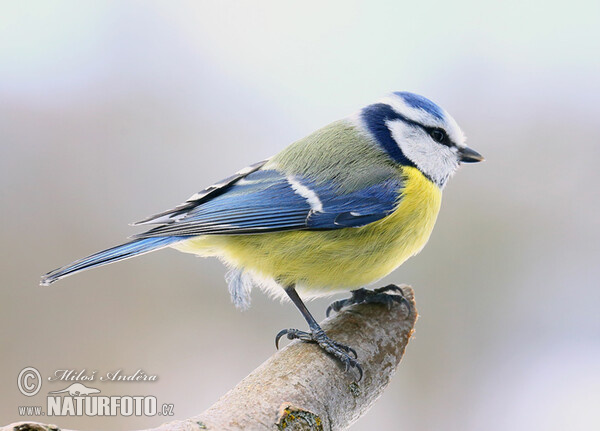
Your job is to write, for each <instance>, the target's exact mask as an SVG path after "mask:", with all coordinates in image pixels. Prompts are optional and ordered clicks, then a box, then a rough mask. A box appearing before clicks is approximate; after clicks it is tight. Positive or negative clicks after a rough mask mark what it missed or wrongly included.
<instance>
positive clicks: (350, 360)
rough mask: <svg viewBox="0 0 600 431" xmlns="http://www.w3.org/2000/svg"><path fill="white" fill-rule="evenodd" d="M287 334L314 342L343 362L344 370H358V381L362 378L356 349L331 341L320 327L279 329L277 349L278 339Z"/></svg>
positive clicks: (276, 338)
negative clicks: (308, 330)
mask: <svg viewBox="0 0 600 431" xmlns="http://www.w3.org/2000/svg"><path fill="white" fill-rule="evenodd" d="M284 335H285V336H287V338H288V339H289V340H296V339H298V340H302V341H307V342H309V343H316V344H318V345H319V347H320V348H321V349H323V350H325V351H326V352H327V353H329V354H330V355H332V356H333V357H335V358H336V359H338V360H339V361H340V362H341V363H342V364H344V366H345V368H346V371H348V370H349V369H350V368H356V370H357V371H358V374H359V377H358V381H359V382H360V380H361V379H362V376H363V370H362V367H361V366H360V364H359V363H358V361H357V360H356V358H357V354H356V350H354V349H353V348H352V347H348V346H345V345H344V344H340V343H338V342H336V341H333V340H332V339H331V338H329V337H328V336H327V335H326V334H325V331H323V330H322V329H321V328H320V327H316V328H314V329H312V328H311V332H305V331H300V330H298V329H283V330H281V331H279V333H278V334H277V336H276V337H275V347H277V348H278V349H279V339H280V338H281V337H283V336H284Z"/></svg>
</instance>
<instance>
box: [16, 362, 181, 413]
mask: <svg viewBox="0 0 600 431" xmlns="http://www.w3.org/2000/svg"><path fill="white" fill-rule="evenodd" d="M157 378H158V377H157V376H155V375H150V374H146V373H145V372H144V371H142V370H137V371H136V372H135V373H133V374H126V373H124V372H123V371H122V370H117V371H114V372H109V373H106V374H104V375H97V371H93V372H92V373H91V374H88V373H86V370H85V369H84V370H81V371H79V372H78V371H76V370H56V371H55V372H54V374H53V375H52V376H51V377H48V379H47V380H48V381H50V382H52V381H64V382H73V383H70V384H69V385H68V386H67V387H65V388H62V389H58V390H54V391H50V392H48V395H47V398H46V406H45V408H44V407H43V406H40V405H38V406H19V409H18V410H19V415H20V416H46V415H47V416H118V415H120V416H156V415H158V416H172V415H173V414H174V411H173V410H174V406H173V404H167V403H163V404H161V405H160V406H159V403H158V401H157V399H156V397H155V396H153V395H145V396H142V395H135V396H133V395H119V396H105V395H100V394H101V390H100V389H99V388H96V387H92V386H91V385H89V382H98V383H100V382H114V381H120V382H153V381H156V380H157ZM81 382H86V383H87V385H86V384H83V383H81ZM17 385H18V388H19V391H20V392H21V393H22V394H23V395H25V396H28V397H31V396H34V395H36V394H37V393H38V392H39V391H40V389H41V387H42V377H41V374H40V372H39V371H38V370H37V369H35V368H34V367H26V368H24V369H23V370H21V372H20V373H19V377H18V381H17ZM95 385H96V384H94V386H95Z"/></svg>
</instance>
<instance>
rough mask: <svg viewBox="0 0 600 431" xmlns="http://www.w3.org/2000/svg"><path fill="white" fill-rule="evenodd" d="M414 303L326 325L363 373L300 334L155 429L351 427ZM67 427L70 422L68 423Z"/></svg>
mask: <svg viewBox="0 0 600 431" xmlns="http://www.w3.org/2000/svg"><path fill="white" fill-rule="evenodd" d="M403 292H404V296H405V297H406V298H407V299H408V300H409V302H410V303H411V307H410V309H408V307H406V305H404V304H394V305H393V306H392V307H391V308H390V309H387V308H386V307H385V306H383V305H379V304H361V305H355V306H352V307H350V308H348V309H346V310H344V311H342V312H341V313H340V314H338V315H335V316H334V317H332V318H330V319H327V320H326V321H324V322H323V324H322V327H323V329H324V330H325V331H326V332H327V334H328V335H329V336H330V337H331V338H332V339H333V340H336V341H338V342H340V343H343V344H346V345H349V346H351V347H353V348H354V349H356V351H357V353H358V360H359V361H360V363H361V365H362V367H363V370H364V377H363V379H362V380H361V381H360V382H356V381H355V379H356V374H352V372H345V371H344V369H343V367H342V366H341V365H340V364H339V363H338V362H337V361H336V360H334V359H333V358H331V357H329V356H328V355H326V354H324V353H323V351H322V350H321V349H320V348H319V347H317V346H316V345H313V344H308V343H304V342H300V341H294V342H292V343H290V344H289V345H288V346H287V347H285V348H283V349H282V350H280V351H278V352H277V353H275V354H274V355H273V356H272V357H271V358H269V359H268V360H267V361H266V362H265V363H263V364H262V365H261V366H259V367H258V368H257V369H256V370H254V371H253V372H252V373H251V374H250V375H249V376H247V377H246V378H245V379H243V380H242V381H241V382H240V383H239V384H238V385H237V386H236V387H235V388H233V389H232V390H230V391H229V392H228V393H227V394H225V395H224V396H223V397H221V399H219V400H218V401H217V402H216V403H215V404H214V405H213V406H212V407H210V408H209V409H208V410H206V411H205V412H203V413H201V414H199V415H197V416H194V417H192V418H189V419H187V420H183V421H174V422H170V423H167V424H164V425H161V426H160V427H158V428H154V429H152V430H149V431H195V430H227V431H229V430H232V431H233V430H235V431H239V430H344V429H347V428H348V427H349V426H350V425H351V424H352V423H354V422H355V421H356V420H357V419H358V418H360V417H361V416H362V415H363V414H364V413H366V412H367V410H368V409H369V408H370V407H371V406H372V405H373V403H374V402H375V400H376V399H377V398H378V397H379V396H380V395H381V393H382V392H383V390H384V389H385V387H386V386H387V384H388V383H389V381H390V379H391V377H392V375H393V374H394V371H395V370H396V367H397V366H398V363H399V362H400V359H401V358H402V355H403V354H404V350H405V348H406V345H407V344H408V341H409V340H410V337H411V335H412V333H413V330H414V325H415V322H416V319H417V312H416V307H415V303H414V292H413V290H412V289H411V288H410V287H408V286H405V287H403ZM9 430H10V431H42V430H43V431H50V430H51V431H57V430H60V428H58V427H56V426H55V425H44V424H38V423H33V422H20V423H15V424H11V425H7V426H6V427H4V428H2V430H0V431H9ZM62 431H68V430H62Z"/></svg>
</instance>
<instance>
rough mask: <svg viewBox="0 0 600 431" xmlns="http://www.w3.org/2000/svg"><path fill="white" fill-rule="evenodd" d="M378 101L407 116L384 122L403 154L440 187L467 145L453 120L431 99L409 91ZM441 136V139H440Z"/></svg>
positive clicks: (454, 167) (457, 164) (457, 162)
mask: <svg viewBox="0 0 600 431" xmlns="http://www.w3.org/2000/svg"><path fill="white" fill-rule="evenodd" d="M379 102H380V103H385V104H387V105H390V106H391V107H392V109H393V110H394V111H395V112H397V113H398V114H399V115H400V116H402V117H403V118H405V119H406V121H405V120H403V119H393V120H388V121H387V122H386V125H387V127H388V129H389V130H390V132H391V134H392V137H393V139H394V141H396V143H397V145H398V146H399V147H400V149H401V150H402V153H404V155H405V156H406V158H408V159H409V160H410V161H411V162H413V163H414V164H415V166H416V167H417V168H418V169H419V170H420V171H421V172H423V173H424V174H425V175H427V176H428V177H429V178H431V179H432V180H433V181H434V182H435V183H436V184H438V185H439V186H440V187H443V186H444V185H445V184H446V181H447V180H448V179H449V178H450V177H451V176H452V174H453V173H454V172H455V171H456V169H457V168H458V166H459V164H460V161H461V157H462V154H461V151H462V150H464V149H466V148H467V147H466V145H465V136H464V134H463V132H462V131H461V130H460V128H459V127H458V124H456V121H454V119H453V118H452V117H451V116H450V115H449V114H448V113H447V112H446V111H444V110H443V109H441V108H440V107H438V106H437V105H435V104H433V102H430V101H429V100H427V99H425V98H421V96H416V95H412V94H410V93H398V94H393V95H390V96H387V97H385V98H383V99H382V100H380V101H379ZM443 135H445V136H443ZM442 136H443V139H439V138H440V137H442ZM436 138H438V139H436ZM440 140H441V142H440Z"/></svg>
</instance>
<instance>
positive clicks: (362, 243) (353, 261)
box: [174, 167, 442, 295]
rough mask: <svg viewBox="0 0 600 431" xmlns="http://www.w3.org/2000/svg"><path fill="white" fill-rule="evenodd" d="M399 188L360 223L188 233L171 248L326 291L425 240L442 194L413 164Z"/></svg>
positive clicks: (363, 280) (313, 291)
mask: <svg viewBox="0 0 600 431" xmlns="http://www.w3.org/2000/svg"><path fill="white" fill-rule="evenodd" d="M403 174H404V176H405V180H406V181H405V188H404V189H403V191H402V199H401V201H400V204H399V206H398V208H397V209H396V210H395V211H394V212H393V213H392V214H390V215H389V216H387V217H385V218H383V219H381V220H379V221H377V222H374V223H371V224H369V225H367V226H363V227H360V228H344V229H337V230H327V231H290V232H273V233H264V234H256V235H213V236H201V237H194V238H192V239H190V240H188V241H185V242H181V243H178V244H176V245H174V248H176V249H178V250H180V251H183V252H187V253H195V254H198V255H202V256H217V257H219V258H221V259H222V260H223V261H225V262H226V263H227V264H228V265H230V266H233V267H236V268H244V269H246V270H249V271H250V272H251V273H252V274H254V275H255V276H258V277H260V278H263V279H273V280H275V281H276V282H277V283H278V284H279V285H282V286H286V285H296V286H297V288H298V290H299V291H300V292H303V293H305V294H309V295H320V294H331V293H335V291H338V290H347V289H351V288H357V287H360V286H365V285H368V284H370V283H373V282H375V281H377V280H379V279H380V278H382V277H384V276H386V275H387V274H389V273H390V272H392V271H393V270H394V269H395V268H397V267H398V266H400V265H401V264H402V263H403V262H404V261H405V260H406V259H408V258H409V257H411V256H413V255H415V254H417V253H418V252H419V251H421V249H422V248H423V247H424V246H425V244H426V243H427V240H428V239H429V236H430V235H431V231H432V230H433V226H434V224H435V221H436V218H437V214H438V212H439V209H440V204H441V198H442V194H441V191H440V189H439V188H438V187H437V186H436V185H435V184H433V183H432V182H431V181H429V180H428V179H427V178H425V177H424V176H423V175H422V174H421V173H420V172H419V171H418V170H417V169H415V168H406V167H405V168H404V169H403Z"/></svg>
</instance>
